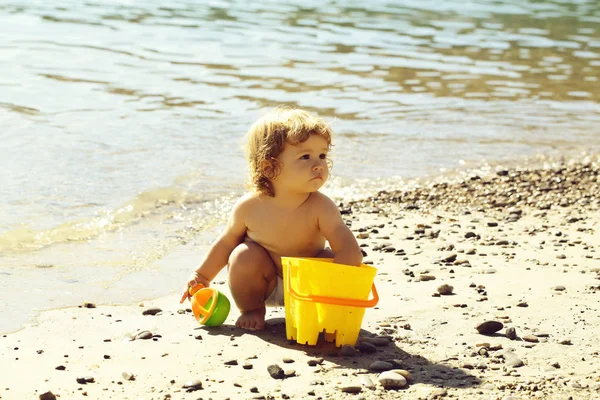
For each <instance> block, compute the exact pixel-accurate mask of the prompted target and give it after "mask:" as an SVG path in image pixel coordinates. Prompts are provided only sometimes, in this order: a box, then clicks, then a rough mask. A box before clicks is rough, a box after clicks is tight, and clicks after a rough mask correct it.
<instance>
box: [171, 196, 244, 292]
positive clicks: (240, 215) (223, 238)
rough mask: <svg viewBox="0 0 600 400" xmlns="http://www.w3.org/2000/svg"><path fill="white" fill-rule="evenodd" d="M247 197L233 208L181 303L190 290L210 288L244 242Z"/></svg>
mask: <svg viewBox="0 0 600 400" xmlns="http://www.w3.org/2000/svg"><path fill="white" fill-rule="evenodd" d="M246 199H247V197H243V198H242V199H240V200H238V202H237V203H236V204H235V205H234V206H233V210H232V211H231V215H230V216H229V219H228V221H227V225H226V226H225V229H224V230H223V232H221V234H220V235H219V237H218V238H217V240H215V242H214V243H213V244H212V245H211V246H210V248H209V249H208V252H207V253H206V256H205V257H204V260H203V261H202V262H201V263H200V265H199V266H198V268H196V270H195V271H194V272H193V273H192V275H191V276H190V278H189V280H188V283H187V286H186V289H185V292H184V293H183V296H182V297H181V302H183V301H184V300H185V299H187V298H188V297H189V293H188V289H189V288H190V287H192V286H194V285H196V284H198V283H200V284H202V285H204V286H205V287H208V286H209V284H210V282H211V281H212V280H213V279H214V278H215V276H217V274H218V273H219V271H221V270H222V269H223V267H225V265H227V263H228V262H229V256H230V255H231V252H232V251H233V250H234V249H235V248H236V247H237V246H238V245H239V244H240V243H242V241H243V240H244V236H245V235H246V222H245V215H246V208H247V201H246Z"/></svg>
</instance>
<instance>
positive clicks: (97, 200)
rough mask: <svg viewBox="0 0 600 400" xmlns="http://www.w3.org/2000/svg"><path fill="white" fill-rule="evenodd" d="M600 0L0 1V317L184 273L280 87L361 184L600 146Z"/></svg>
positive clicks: (339, 169) (148, 291)
mask: <svg viewBox="0 0 600 400" xmlns="http://www.w3.org/2000/svg"><path fill="white" fill-rule="evenodd" d="M599 26H600V3H598V2H597V1H593V0H589V1H585V0H579V1H567V0H561V1H558V0H556V1H532V0H529V1H527V0H502V1H488V0H470V1H460V2H457V1H451V0H412V1H411V0H409V1H402V2H398V1H379V0H376V1H369V2H364V1H351V0H339V1H327V2H323V1H305V0H282V1H277V2H274V1H254V2H248V1H242V0H238V1H233V0H232V1H191V0H188V1H185V0H184V1H177V2H144V1H141V0H129V1H121V0H119V1H116V0H98V1H92V2H80V1H75V0H65V1H56V2H40V1H35V2H34V1H23V0H21V1H17V0H8V1H5V2H3V3H2V4H0V38H1V40H0V313H1V314H2V318H1V319H0V332H5V331H10V330H14V329H18V328H19V327H21V326H22V325H23V324H25V323H29V322H31V321H32V318H33V317H34V316H35V314H36V312H37V311H38V310H41V309H45V308H54V307H64V306H70V305H77V304H81V302H83V301H94V302H99V303H112V304H114V303H129V302H135V301H139V300H143V299H145V298H152V297H157V296H161V295H166V294H170V293H174V292H177V291H179V290H180V289H181V288H182V286H183V284H184V282H185V278H186V277H187V275H188V273H189V272H190V271H191V270H192V269H193V268H194V267H195V266H196V263H198V262H199V261H200V259H201V257H202V255H203V253H204V252H205V251H206V248H207V246H208V245H209V244H210V242H211V241H212V240H213V239H214V237H215V235H216V234H218V232H219V230H220V228H221V227H222V225H223V222H224V219H225V218H226V215H227V212H228V211H229V209H230V208H231V205H232V204H233V202H234V201H235V199H236V198H237V197H238V196H239V195H240V194H241V193H243V191H244V182H245V179H246V172H247V171H246V169H245V168H246V167H245V160H244V155H243V150H242V145H243V141H242V138H243V135H244V133H245V132H246V130H247V129H248V127H249V126H250V125H251V123H252V122H253V121H254V120H255V119H256V118H258V117H259V116H260V115H261V114H262V113H264V112H265V111H266V110H268V109H269V108H270V107H272V106H274V105H279V104H284V105H289V106H297V107H303V108H306V109H309V110H311V111H313V112H316V113H318V114H319V115H321V116H322V117H324V118H325V119H327V120H328V121H329V122H330V123H331V124H332V126H333V129H334V132H335V136H334V147H333V151H332V158H333V162H334V167H333V170H332V172H331V175H332V177H331V179H330V181H329V182H328V183H327V185H326V187H325V188H324V191H325V192H326V193H328V194H329V195H331V196H332V197H334V198H335V199H338V200H339V199H344V198H346V199H347V198H350V197H361V196H366V195H368V194H369V193H373V192H374V191H376V190H379V189H381V188H384V187H388V186H400V185H402V184H404V183H405V182H407V181H409V180H410V179H413V178H419V177H423V176H431V175H435V174H439V173H440V171H442V172H443V171H447V170H452V169H454V168H456V167H461V166H465V165H466V166H469V165H481V163H485V162H486V161H490V162H491V161H497V160H505V159H506V160H510V159H515V158H518V157H522V156H528V155H532V154H537V153H559V154H563V153H566V152H578V151H580V150H582V149H585V150H594V149H598V146H599V144H600V105H599V100H600V90H599V89H600V84H599V82H598V79H599V75H600V74H599V72H598V71H600V30H599V28H598V27H599Z"/></svg>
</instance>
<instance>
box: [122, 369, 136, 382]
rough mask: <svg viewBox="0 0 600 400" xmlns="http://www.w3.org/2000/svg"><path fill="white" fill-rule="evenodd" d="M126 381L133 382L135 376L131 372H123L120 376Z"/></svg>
mask: <svg viewBox="0 0 600 400" xmlns="http://www.w3.org/2000/svg"><path fill="white" fill-rule="evenodd" d="M121 375H122V376H123V379H125V380H126V381H134V380H135V375H134V374H133V373H132V372H128V371H125V372H123V373H122V374H121Z"/></svg>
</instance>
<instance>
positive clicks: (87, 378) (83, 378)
mask: <svg viewBox="0 0 600 400" xmlns="http://www.w3.org/2000/svg"><path fill="white" fill-rule="evenodd" d="M75 380H76V381H77V383H79V384H82V385H85V384H86V383H94V381H95V379H94V378H93V377H91V376H78V377H77V378H76V379H75Z"/></svg>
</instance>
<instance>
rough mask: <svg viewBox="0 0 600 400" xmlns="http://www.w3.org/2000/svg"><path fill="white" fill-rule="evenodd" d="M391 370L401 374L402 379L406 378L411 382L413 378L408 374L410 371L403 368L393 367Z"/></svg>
mask: <svg viewBox="0 0 600 400" xmlns="http://www.w3.org/2000/svg"><path fill="white" fill-rule="evenodd" d="M392 372H395V373H397V374H400V375H402V376H403V377H404V379H406V380H407V381H408V382H411V381H412V380H413V377H412V375H411V374H410V372H408V371H407V370H405V369H393V370H392Z"/></svg>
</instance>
